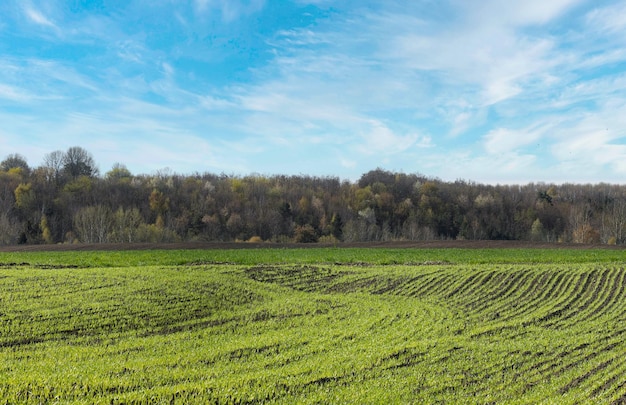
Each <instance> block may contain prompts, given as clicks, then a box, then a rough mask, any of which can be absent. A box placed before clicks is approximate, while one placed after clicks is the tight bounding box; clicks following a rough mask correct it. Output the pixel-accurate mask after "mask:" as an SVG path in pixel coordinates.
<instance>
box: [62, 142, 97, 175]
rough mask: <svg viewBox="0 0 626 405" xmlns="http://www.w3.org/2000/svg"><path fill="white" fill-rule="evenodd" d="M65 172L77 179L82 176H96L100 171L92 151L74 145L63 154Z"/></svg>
mask: <svg viewBox="0 0 626 405" xmlns="http://www.w3.org/2000/svg"><path fill="white" fill-rule="evenodd" d="M63 173H64V174H65V175H66V176H68V177H70V178H72V179H75V178H77V177H80V176H87V177H96V176H97V175H98V174H99V171H98V168H97V166H96V162H95V160H94V159H93V156H92V155H91V153H89V152H87V151H86V150H85V149H83V148H81V147H80V146H73V147H71V148H69V149H68V150H67V152H66V153H65V155H64V156H63Z"/></svg>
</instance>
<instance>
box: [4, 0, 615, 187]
mask: <svg viewBox="0 0 626 405" xmlns="http://www.w3.org/2000/svg"><path fill="white" fill-rule="evenodd" d="M72 146H80V147H82V148H84V149H86V150H87V151H89V152H91V154H92V155H93V156H94V159H95V161H96V162H97V163H98V166H99V168H100V171H101V173H106V172H107V171H108V170H110V169H111V168H112V167H113V165H114V164H116V163H121V164H124V165H125V166H126V167H127V168H128V169H129V170H130V171H131V172H132V173H133V174H151V173H155V172H157V171H161V170H164V169H168V170H170V171H172V172H175V173H180V174H192V173H196V172H198V173H205V172H210V173H216V174H219V173H224V174H229V175H230V174H232V175H248V174H253V173H258V174H262V175H273V174H286V175H292V174H296V175H299V174H304V175H312V176H333V177H340V178H341V179H347V180H357V179H358V178H359V177H360V176H361V174H363V173H365V172H367V171H369V170H372V169H375V168H382V169H385V170H390V171H394V172H403V173H418V174H422V175H426V176H429V177H437V178H440V179H442V180H445V181H454V180H458V179H462V180H467V181H475V182H481V183H492V184H496V183H498V184H526V183H530V182H554V183H599V182H608V183H626V2H624V1H604V0H549V1H546V0H524V1H502V0H440V1H435V0H414V1H405V0H381V1H368V0H358V1H355V0H343V1H333V0H308V1H307V0H280V1H278V0H188V1H184V0H3V1H2V2H0V159H3V158H4V157H6V156H8V155H9V154H13V153H19V154H21V155H23V156H24V157H25V158H26V159H27V161H28V163H29V165H31V166H32V167H36V166H39V165H41V164H42V163H43V159H44V156H45V155H46V154H48V153H50V152H53V151H56V150H62V151H64V150H67V149H68V148H69V147H72Z"/></svg>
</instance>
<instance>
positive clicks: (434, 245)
mask: <svg viewBox="0 0 626 405" xmlns="http://www.w3.org/2000/svg"><path fill="white" fill-rule="evenodd" d="M319 247H339V248H342V247H360V248H397V249H408V248H413V249H420V248H421V249H446V248H448V249H451V248H456V249H499V248H507V249H528V248H537V249H590V248H594V249H617V250H624V249H626V246H624V245H606V244H593V245H592V244H573V243H546V242H528V241H508V240H507V241H505V240H434V241H402V242H359V243H338V244H335V245H333V244H321V243H247V242H243V243H235V242H182V243H100V244H57V245H14V246H0V252H21V251H24V252H33V251H89V250H103V251H107V250H110V251H113V250H155V249H168V250H174V249H205V250H208V249H260V248H264V249H294V248H299V249H301V248H319Z"/></svg>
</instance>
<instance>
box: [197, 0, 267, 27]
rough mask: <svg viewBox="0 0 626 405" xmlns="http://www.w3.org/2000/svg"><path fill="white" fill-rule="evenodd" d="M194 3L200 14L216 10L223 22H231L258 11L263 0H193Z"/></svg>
mask: <svg viewBox="0 0 626 405" xmlns="http://www.w3.org/2000/svg"><path fill="white" fill-rule="evenodd" d="M194 4H195V7H196V10H197V11H198V12H199V13H201V14H204V13H207V12H210V11H213V10H218V11H219V12H220V13H221V16H222V19H223V20H224V21H225V22H231V21H234V20H237V19H239V18H240V17H242V16H247V15H250V14H253V13H256V12H258V11H260V10H261V9H262V8H263V7H264V6H265V0H249V1H242V0H194Z"/></svg>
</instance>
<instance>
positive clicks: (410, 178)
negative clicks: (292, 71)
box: [0, 147, 626, 245]
mask: <svg viewBox="0 0 626 405" xmlns="http://www.w3.org/2000/svg"><path fill="white" fill-rule="evenodd" d="M434 239H473V240H496V239H497V240H532V241H545V242H573V243H608V244H624V243H626V186H622V185H614V184H605V183H600V184H586V185H581V184H560V185H557V184H545V183H530V184H526V185H485V184H478V183H474V182H469V181H465V180H457V181H454V182H446V181H442V180H440V179H437V178H431V177H427V176H424V175H421V174H406V173H394V172H390V171H387V170H383V169H375V170H371V171H369V172H367V173H365V174H363V175H362V176H361V177H360V178H359V180H358V181H355V182H351V181H348V180H341V179H339V178H338V177H315V176H306V175H297V176H286V175H272V176H266V175H258V174H250V175H246V176H239V175H226V174H211V173H202V174H200V173H195V174H190V175H179V174H176V173H172V172H170V171H169V170H163V171H159V172H156V173H154V174H150V175H146V174H139V175H135V174H132V173H131V172H130V171H129V170H128V169H127V168H126V166H124V165H123V164H115V165H114V166H113V167H112V168H111V170H109V171H107V172H106V173H104V174H101V173H100V171H99V170H98V167H97V165H96V162H95V160H94V158H93V156H92V155H91V153H89V152H88V151H86V150H85V149H83V148H81V147H72V148H69V149H68V150H67V151H54V152H51V153H49V154H47V155H46V156H45V157H44V159H43V162H42V163H41V165H39V166H37V167H30V166H29V165H28V163H27V161H26V159H25V158H24V157H23V156H21V155H19V154H11V155H8V156H7V157H6V158H5V159H4V160H3V161H2V162H0V244H4V245H11V244H43V243H114V242H115V243H120V242H126V243H133V242H178V241H270V242H302V243H307V242H327V243H331V242H332V243H335V242H340V241H347V242H357V241H392V240H434Z"/></svg>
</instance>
